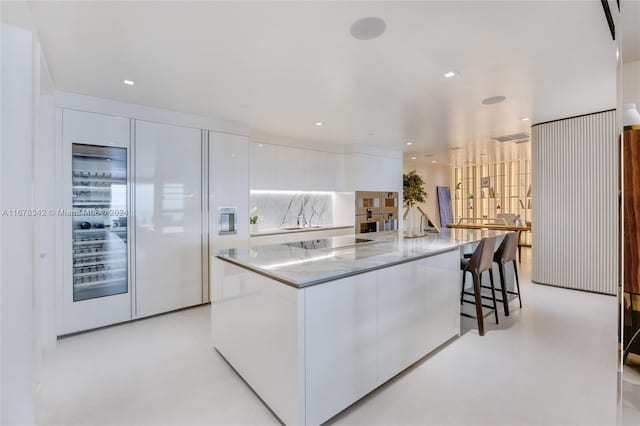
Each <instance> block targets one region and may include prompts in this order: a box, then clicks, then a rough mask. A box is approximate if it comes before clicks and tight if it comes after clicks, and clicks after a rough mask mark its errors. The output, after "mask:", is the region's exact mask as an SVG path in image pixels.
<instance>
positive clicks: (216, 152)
mask: <svg viewBox="0 0 640 426" xmlns="http://www.w3.org/2000/svg"><path fill="white" fill-rule="evenodd" d="M221 207H235V208H237V209H238V210H237V215H236V233H235V234H229V235H219V234H218V218H219V214H218V212H219V209H220V208H221ZM209 232H210V238H209V241H210V244H211V249H212V250H219V249H223V248H231V247H232V246H235V245H238V243H242V242H246V240H247V238H249V139H248V138H247V137H246V136H238V135H231V134H228V133H219V132H209Z"/></svg>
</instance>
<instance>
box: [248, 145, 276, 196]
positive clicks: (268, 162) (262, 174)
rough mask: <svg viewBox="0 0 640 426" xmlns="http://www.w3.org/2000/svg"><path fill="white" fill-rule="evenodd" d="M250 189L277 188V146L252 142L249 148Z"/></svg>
mask: <svg viewBox="0 0 640 426" xmlns="http://www.w3.org/2000/svg"><path fill="white" fill-rule="evenodd" d="M249 167H250V173H249V184H250V187H251V189H278V147H277V146H275V145H269V144H263V143H255V142H252V143H251V145H250V148H249Z"/></svg>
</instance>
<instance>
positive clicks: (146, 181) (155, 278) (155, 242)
mask: <svg viewBox="0 0 640 426" xmlns="http://www.w3.org/2000/svg"><path fill="white" fill-rule="evenodd" d="M135 129H136V137H135V205H136V218H135V229H136V238H135V247H136V249H135V259H136V261H135V288H136V293H135V294H136V299H135V300H136V303H135V307H136V310H135V316H136V317H145V316H148V315H154V314H158V313H161V312H167V311H171V310H174V309H178V308H183V307H187V306H192V305H197V304H199V303H202V301H203V287H202V284H203V283H202V278H203V277H202V275H203V273H202V232H203V226H202V219H203V208H202V207H203V205H202V167H201V159H202V133H201V131H200V130H199V129H192V128H187V127H178V126H170V125H165V124H158V123H151V122H145V121H136V123H135Z"/></svg>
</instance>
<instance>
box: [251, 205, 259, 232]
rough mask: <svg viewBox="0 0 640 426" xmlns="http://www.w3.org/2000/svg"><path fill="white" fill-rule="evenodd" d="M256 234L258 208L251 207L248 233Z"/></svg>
mask: <svg viewBox="0 0 640 426" xmlns="http://www.w3.org/2000/svg"><path fill="white" fill-rule="evenodd" d="M256 232H258V207H253V208H252V209H251V210H250V211H249V233H250V234H255V233H256Z"/></svg>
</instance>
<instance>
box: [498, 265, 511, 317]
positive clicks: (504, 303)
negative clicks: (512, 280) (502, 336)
mask: <svg viewBox="0 0 640 426" xmlns="http://www.w3.org/2000/svg"><path fill="white" fill-rule="evenodd" d="M497 265H498V275H499V276H500V291H501V293H502V306H504V316H505V317H508V316H509V299H508V296H507V281H506V279H505V276H504V265H503V264H502V262H497Z"/></svg>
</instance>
